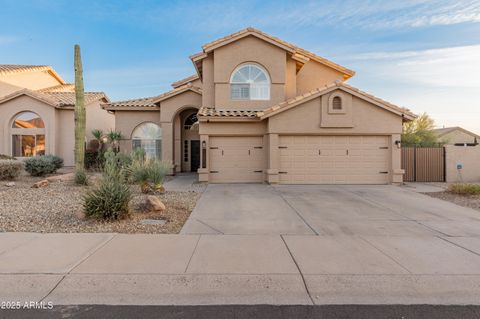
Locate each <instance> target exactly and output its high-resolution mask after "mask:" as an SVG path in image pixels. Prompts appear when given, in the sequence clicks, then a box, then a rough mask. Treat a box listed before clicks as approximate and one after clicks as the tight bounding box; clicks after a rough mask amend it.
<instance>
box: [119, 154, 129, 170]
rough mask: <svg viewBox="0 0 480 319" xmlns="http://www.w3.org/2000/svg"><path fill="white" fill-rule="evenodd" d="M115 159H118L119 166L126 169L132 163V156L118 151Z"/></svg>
mask: <svg viewBox="0 0 480 319" xmlns="http://www.w3.org/2000/svg"><path fill="white" fill-rule="evenodd" d="M115 159H116V161H117V165H118V167H120V168H122V169H125V168H127V167H128V166H130V164H132V158H131V157H130V155H128V154H124V153H116V155H115Z"/></svg>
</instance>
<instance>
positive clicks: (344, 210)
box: [182, 184, 480, 237]
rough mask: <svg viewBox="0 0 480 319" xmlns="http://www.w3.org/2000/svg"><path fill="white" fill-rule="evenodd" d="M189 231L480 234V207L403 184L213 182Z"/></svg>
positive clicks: (310, 233) (308, 233) (220, 232)
mask: <svg viewBox="0 0 480 319" xmlns="http://www.w3.org/2000/svg"><path fill="white" fill-rule="evenodd" d="M182 233H183V234H241V235H248V234H280V235H282V234H283V235H286V234H288V235H359V236H407V237H408V236H414V237H418V236H437V235H443V236H467V237H469V236H480V212H477V211H475V210H472V209H469V208H464V207H460V206H457V205H455V204H452V203H449V202H445V201H442V200H439V199H435V198H431V197H429V196H426V195H422V194H419V193H417V192H415V191H412V190H411V189H408V188H406V187H398V186H384V185H382V186H365V185H360V186H353V185H279V186H271V185H262V184H222V185H220V184H213V185H209V186H208V187H207V189H206V191H205V192H204V193H203V195H202V197H201V199H200V200H199V201H198V203H197V206H196V207H195V209H194V211H193V212H192V215H191V217H190V219H189V220H188V221H187V223H186V224H185V226H184V227H183V229H182Z"/></svg>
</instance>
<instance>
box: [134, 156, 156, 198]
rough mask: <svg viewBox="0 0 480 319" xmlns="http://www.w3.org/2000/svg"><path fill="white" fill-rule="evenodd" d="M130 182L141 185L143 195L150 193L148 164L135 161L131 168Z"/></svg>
mask: <svg viewBox="0 0 480 319" xmlns="http://www.w3.org/2000/svg"><path fill="white" fill-rule="evenodd" d="M129 176H130V180H131V182H133V183H137V184H139V185H140V188H141V189H142V193H145V194H147V193H150V191H151V188H150V184H149V171H148V167H147V163H146V162H145V161H143V160H135V161H133V162H132V164H131V165H130V167H129Z"/></svg>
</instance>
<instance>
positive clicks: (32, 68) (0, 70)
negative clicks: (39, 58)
mask: <svg viewBox="0 0 480 319" xmlns="http://www.w3.org/2000/svg"><path fill="white" fill-rule="evenodd" d="M36 72H47V73H48V74H50V75H51V76H52V77H54V78H55V79H56V80H57V81H58V82H59V83H60V84H66V82H65V81H64V80H63V79H62V77H61V76H60V75H59V74H58V73H57V72H55V70H54V69H53V68H52V67H51V66H49V65H23V64H0V77H1V76H2V75H11V74H21V73H36Z"/></svg>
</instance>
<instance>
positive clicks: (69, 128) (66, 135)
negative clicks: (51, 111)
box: [56, 109, 75, 166]
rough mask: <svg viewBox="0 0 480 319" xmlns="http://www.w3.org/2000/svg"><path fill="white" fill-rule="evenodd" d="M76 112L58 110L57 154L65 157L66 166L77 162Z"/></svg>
mask: <svg viewBox="0 0 480 319" xmlns="http://www.w3.org/2000/svg"><path fill="white" fill-rule="evenodd" d="M74 116H75V112H74V111H73V110H58V109H57V110H56V118H57V150H58V151H57V155H58V156H60V157H62V158H63V162H64V165H65V166H73V165H74V164H75V158H74V156H75V117H74Z"/></svg>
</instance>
